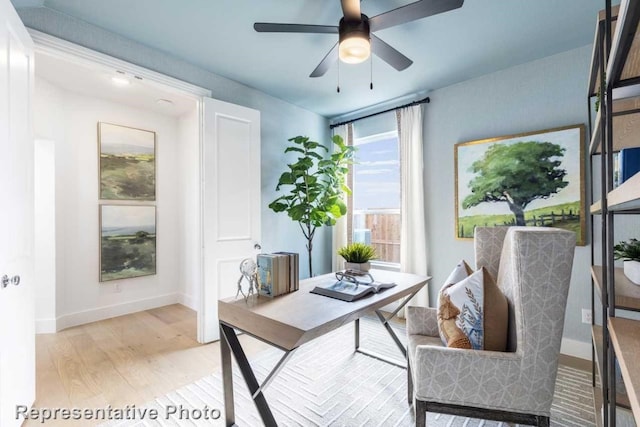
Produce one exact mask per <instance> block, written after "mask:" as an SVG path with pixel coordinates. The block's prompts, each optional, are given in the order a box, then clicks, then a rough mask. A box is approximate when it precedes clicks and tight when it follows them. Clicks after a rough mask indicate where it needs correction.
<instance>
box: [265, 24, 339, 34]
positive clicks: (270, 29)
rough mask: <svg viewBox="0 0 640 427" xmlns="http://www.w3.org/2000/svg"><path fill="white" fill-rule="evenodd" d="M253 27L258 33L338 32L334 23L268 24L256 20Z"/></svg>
mask: <svg viewBox="0 0 640 427" xmlns="http://www.w3.org/2000/svg"><path fill="white" fill-rule="evenodd" d="M253 29H254V30H256V31H257V32H259V33H317V34H338V27H336V26H335V25H305V24H270V23H267V22H256V23H255V24H253Z"/></svg>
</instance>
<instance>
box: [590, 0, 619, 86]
mask: <svg viewBox="0 0 640 427" xmlns="http://www.w3.org/2000/svg"><path fill="white" fill-rule="evenodd" d="M619 9H620V6H619V5H616V6H612V7H611V19H612V21H613V22H612V23H611V35H612V38H613V34H614V33H615V25H616V20H617V18H618V11H619ZM606 18H607V16H606V11H605V10H604V9H603V10H601V11H600V12H598V21H597V22H596V30H595V31H594V33H595V36H594V42H593V51H592V53H591V75H590V76H589V89H588V92H589V95H590V96H593V95H595V94H596V93H597V92H598V88H599V87H600V57H599V55H598V47H599V46H598V40H599V39H600V34H599V33H600V31H604V20H605V19H606Z"/></svg>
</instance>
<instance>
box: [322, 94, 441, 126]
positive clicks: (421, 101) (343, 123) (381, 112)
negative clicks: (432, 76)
mask: <svg viewBox="0 0 640 427" xmlns="http://www.w3.org/2000/svg"><path fill="white" fill-rule="evenodd" d="M429 102H431V100H430V99H429V97H428V96H427V97H426V98H424V99H420V100H419V101H413V102H410V103H408V104H404V105H400V106H398V107H393V108H389V109H388V110H384V111H378V112H377V113H373V114H367V115H366V116H362V117H358V118H356V119H351V120H347V121H345V122H340V123H335V124H332V125H329V129H333V128H336V127H338V126H342V125H347V124H349V123H353V122H357V121H358V120H362V119H368V118H369V117H374V116H377V115H379V114H384V113H388V112H389V111H395V110H397V109H399V108H404V107H413V106H414V105H420V104H428V103H429Z"/></svg>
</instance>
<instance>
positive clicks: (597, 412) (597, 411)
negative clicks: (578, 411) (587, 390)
mask: <svg viewBox="0 0 640 427" xmlns="http://www.w3.org/2000/svg"><path fill="white" fill-rule="evenodd" d="M593 412H594V414H593V415H594V416H595V419H596V427H602V389H601V388H600V387H599V386H595V387H593Z"/></svg>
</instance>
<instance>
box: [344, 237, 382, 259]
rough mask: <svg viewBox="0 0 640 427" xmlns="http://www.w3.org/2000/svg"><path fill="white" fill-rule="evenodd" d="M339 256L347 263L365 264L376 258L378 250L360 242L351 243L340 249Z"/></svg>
mask: <svg viewBox="0 0 640 427" xmlns="http://www.w3.org/2000/svg"><path fill="white" fill-rule="evenodd" d="M338 255H340V256H341V257H342V258H344V260H345V261H347V262H355V263H364V262H368V261H370V260H372V259H374V258H376V256H377V255H376V249H375V248H374V247H373V246H371V245H367V244H364V243H360V242H355V243H350V244H348V245H347V246H343V247H342V248H340V249H338Z"/></svg>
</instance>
